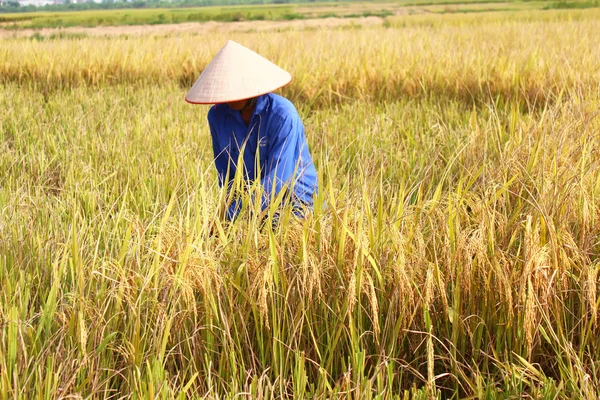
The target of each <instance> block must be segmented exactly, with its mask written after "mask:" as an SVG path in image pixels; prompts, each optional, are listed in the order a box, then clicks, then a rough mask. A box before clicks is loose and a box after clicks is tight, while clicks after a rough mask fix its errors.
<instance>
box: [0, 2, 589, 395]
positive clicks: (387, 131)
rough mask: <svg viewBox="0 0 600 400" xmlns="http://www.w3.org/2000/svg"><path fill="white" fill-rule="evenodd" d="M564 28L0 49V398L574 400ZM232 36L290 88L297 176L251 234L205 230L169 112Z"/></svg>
mask: <svg viewBox="0 0 600 400" xmlns="http://www.w3.org/2000/svg"><path fill="white" fill-rule="evenodd" d="M585 13H586V16H585V18H583V17H581V18H569V17H568V16H569V15H571V14H569V13H568V12H552V16H554V17H552V18H549V17H547V15H546V14H544V13H542V12H540V13H539V14H528V17H527V18H522V17H520V18H517V17H516V16H515V17H514V18H513V16H514V15H516V14H514V15H513V14H503V15H502V17H501V18H496V17H494V18H492V17H486V18H482V19H481V20H477V19H474V18H473V17H472V16H469V15H467V16H464V17H463V16H458V17H456V16H454V17H452V18H445V17H431V18H430V19H427V17H423V16H419V17H418V19H415V20H411V19H406V20H403V19H396V20H391V22H390V23H389V24H387V25H386V27H374V28H366V27H365V28H353V29H333V28H332V29H326V28H323V29H319V30H304V31H281V32H279V31H271V32H232V33H230V34H226V33H214V34H211V35H202V36H201V35H190V34H180V35H178V34H173V35H169V36H148V37H130V36H129V37H91V36H90V37H83V38H77V39H68V38H62V39H56V40H50V39H47V40H42V41H39V40H30V39H22V38H21V39H18V38H14V39H4V40H2V41H1V42H0V83H1V85H2V86H0V110H1V111H0V112H1V114H0V399H4V398H12V397H18V396H21V397H22V398H34V397H38V396H40V397H41V396H47V397H49V398H58V397H61V396H69V395H70V396H75V397H78V396H81V397H85V398H108V397H113V396H114V397H121V396H124V397H127V398H129V397H131V398H156V397H159V398H175V397H177V398H188V397H197V398H199V397H203V396H206V397H208V398H234V397H235V396H236V395H237V396H238V397H239V396H247V397H252V398H281V397H286V398H287V397H289V398H292V397H293V398H331V397H339V398H357V399H358V398H360V399H363V398H423V399H426V398H450V397H452V396H453V395H454V396H456V398H465V397H469V396H471V398H520V397H527V396H529V397H532V398H561V399H570V398H586V399H593V398H597V393H598V392H599V390H600V368H599V366H598V359H600V350H599V349H600V341H599V339H598V337H599V336H600V335H599V334H600V331H599V328H598V307H599V305H600V300H599V298H600V297H599V294H600V293H599V287H598V270H599V269H600V201H599V199H600V163H599V162H598V159H599V157H600V137H599V135H600V116H599V114H598V110H599V109H600V46H598V39H597V36H598V35H597V32H598V31H599V28H600V14H598V13H597V12H596V11H586V12H585ZM498 15H500V14H498ZM573 15H576V16H581V15H582V13H575V14H573ZM557 16H560V17H557ZM406 21H409V22H410V21H413V23H407V22H406ZM415 21H416V22H415ZM417 22H418V23H417ZM229 38H231V39H234V40H236V41H238V42H240V43H242V44H244V45H246V46H248V47H250V48H252V49H254V50H255V51H257V52H258V53H260V54H262V55H264V56H266V57H267V58H270V59H271V60H273V61H274V62H276V63H278V64H279V65H281V66H282V67H284V68H286V69H288V70H290V71H291V72H292V73H293V75H294V80H293V82H292V84H290V85H289V86H288V87H287V88H285V89H284V90H282V93H283V94H284V95H286V96H287V97H288V98H290V99H291V100H292V101H293V102H294V103H295V105H296V106H297V107H298V109H299V110H300V113H301V115H302V116H303V119H304V123H305V127H306V132H307V136H308V138H309V143H310V146H311V153H312V154H313V157H314V159H315V163H316V164H317V170H318V171H319V174H320V192H319V197H318V199H317V201H316V208H315V212H314V214H313V215H312V216H311V217H309V218H308V219H307V220H305V221H296V220H295V219H294V218H293V217H292V216H290V215H289V213H287V214H285V215H284V217H283V221H282V223H281V224H280V225H279V227H278V228H277V229H276V230H274V231H270V230H269V229H264V228H263V229H261V227H260V225H261V224H260V221H259V220H258V218H257V216H256V215H255V214H253V213H251V212H250V211H249V210H244V211H243V213H242V216H241V218H240V220H238V221H236V222H235V223H233V224H226V223H224V222H222V221H220V220H219V219H218V218H216V215H217V214H218V210H219V208H220V207H221V206H222V203H223V200H224V199H223V198H224V193H222V191H221V190H219V188H218V187H217V184H216V177H215V175H216V174H215V173H214V172H213V167H212V149H211V146H210V136H209V134H208V127H207V124H206V122H205V121H206V119H205V115H206V112H207V108H206V107H199V106H191V105H189V104H186V103H185V102H184V101H183V96H184V94H185V92H186V90H187V89H188V88H189V86H190V85H191V84H192V83H193V81H194V79H195V78H196V77H197V76H198V74H199V73H200V71H201V70H202V68H203V66H204V65H206V64H207V63H208V62H209V61H210V59H211V57H212V56H213V55H214V54H215V53H216V51H218V49H219V48H220V47H221V46H222V45H223V43H224V42H225V41H226V40H227V39H229Z"/></svg>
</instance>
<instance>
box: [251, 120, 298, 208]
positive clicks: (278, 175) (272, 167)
mask: <svg viewBox="0 0 600 400" xmlns="http://www.w3.org/2000/svg"><path fill="white" fill-rule="evenodd" d="M272 129H273V131H272V132H270V136H271V139H270V144H269V156H268V160H267V163H266V166H265V171H264V175H263V176H264V178H263V182H262V185H263V190H264V192H263V198H262V202H261V208H262V210H265V209H266V208H267V207H268V206H269V204H270V202H271V200H272V199H274V198H275V197H276V196H277V195H278V194H279V192H281V190H282V189H285V188H288V187H289V186H290V185H292V184H293V178H294V176H295V172H296V168H297V167H298V166H297V164H298V162H299V154H298V150H297V149H298V140H299V138H300V137H301V133H302V132H303V131H304V126H303V125H302V121H301V120H300V117H299V116H298V115H297V114H290V115H285V116H284V117H282V118H281V119H280V121H279V123H278V124H277V125H275V126H274V127H273V128H272Z"/></svg>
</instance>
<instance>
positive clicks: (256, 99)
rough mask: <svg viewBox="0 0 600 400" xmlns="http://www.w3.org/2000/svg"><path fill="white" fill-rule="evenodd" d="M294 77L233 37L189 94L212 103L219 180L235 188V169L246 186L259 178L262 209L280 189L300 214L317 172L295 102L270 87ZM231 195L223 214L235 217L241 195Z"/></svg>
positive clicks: (210, 115) (198, 101) (309, 200)
mask: <svg viewBox="0 0 600 400" xmlns="http://www.w3.org/2000/svg"><path fill="white" fill-rule="evenodd" d="M291 80H292V76H291V75H290V74H289V73H288V72H286V71H284V70H283V69H281V68H279V67H278V66H277V65H275V64H273V63H271V62H270V61H268V60H267V59H265V58H263V57H261V56H260V55H258V54H257V53H255V52H253V51H251V50H249V49H247V48H246V47H244V46H242V45H240V44H238V43H236V42H233V41H231V40H230V41H228V42H227V44H225V46H224V47H223V48H222V49H221V50H220V51H219V53H218V54H217V55H216V56H215V58H214V59H213V60H212V61H211V63H210V64H209V65H208V66H207V67H206V68H205V69H204V71H203V72H202V74H201V75H200V77H199V78H198V80H197V81H196V83H194V86H193V87H192V89H191V90H190V91H189V93H188V94H187V95H186V97H185V100H186V101H187V102H188V103H192V104H214V106H213V107H211V108H210V111H209V112H208V124H209V127H210V132H211V136H212V144H213V151H214V156H215V166H216V168H217V172H218V175H219V184H220V185H221V186H223V185H226V187H227V189H228V191H229V193H231V192H232V191H234V188H233V186H234V177H235V175H236V172H237V173H238V174H240V173H241V174H242V177H243V183H244V184H246V185H244V186H247V184H248V183H250V182H253V181H255V180H257V179H260V182H261V186H262V194H261V196H260V197H261V200H260V201H261V210H263V211H264V210H266V209H267V208H268V206H269V203H270V202H271V201H273V200H274V199H275V198H278V195H279V194H280V193H281V194H282V196H283V198H284V199H285V202H286V203H291V205H292V206H293V207H294V213H295V214H296V215H302V214H303V213H304V212H306V211H307V210H310V209H312V207H313V195H314V194H315V193H316V190H317V172H316V170H315V166H314V164H313V161H312V158H311V155H310V152H309V150H308V143H307V141H306V137H305V135H304V126H303V124H302V121H301V120H300V117H299V115H298V112H297V111H296V108H295V107H294V105H293V104H292V103H291V102H290V101H288V100H287V99H285V98H283V97H281V96H279V95H276V94H273V93H271V92H272V91H274V90H276V89H279V88H281V87H283V86H285V85H287V84H288V83H290V81H291ZM240 164H241V165H240ZM238 170H239V171H238ZM282 192H283V193H282ZM229 197H230V198H231V203H230V204H229V205H228V208H227V212H226V215H225V216H226V218H227V219H228V220H233V219H234V218H235V217H236V216H237V215H238V214H239V212H240V209H241V203H242V201H241V199H242V197H243V196H239V195H236V194H233V193H232V196H229ZM246 198H248V196H246Z"/></svg>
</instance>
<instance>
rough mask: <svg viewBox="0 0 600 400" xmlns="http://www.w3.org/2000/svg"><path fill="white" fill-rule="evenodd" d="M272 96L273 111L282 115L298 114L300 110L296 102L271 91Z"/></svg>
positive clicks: (294, 115) (270, 95)
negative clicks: (295, 104) (297, 108)
mask: <svg viewBox="0 0 600 400" xmlns="http://www.w3.org/2000/svg"><path fill="white" fill-rule="evenodd" d="M269 97H270V98H271V112H272V113H274V114H277V115H280V116H282V117H285V116H293V117H296V116H298V110H296V107H295V106H294V104H293V103H292V102H291V101H289V100H288V99H286V98H285V97H283V96H280V95H278V94H275V93H270V94H269Z"/></svg>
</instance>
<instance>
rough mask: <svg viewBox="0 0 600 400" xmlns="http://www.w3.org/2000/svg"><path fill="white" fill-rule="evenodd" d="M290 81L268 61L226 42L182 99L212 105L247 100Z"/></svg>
mask: <svg viewBox="0 0 600 400" xmlns="http://www.w3.org/2000/svg"><path fill="white" fill-rule="evenodd" d="M291 80H292V76H291V75H290V74H289V72H287V71H284V70H283V69H281V68H279V67H278V66H277V65H275V64H273V63H272V62H271V61H269V60H267V59H266V58H263V57H262V56H260V55H258V54H256V53H255V52H253V51H252V50H250V49H247V48H246V47H244V46H242V45H241V44H238V43H236V42H234V41H232V40H229V41H228V42H227V43H226V44H225V46H223V48H222V49H221V50H220V51H219V53H217V55H216V56H215V58H213V60H212V61H211V62H210V64H208V66H207V67H206V68H205V69H204V71H202V74H201V75H200V77H199V78H198V80H197V81H196V83H194V86H192V88H191V89H190V91H189V92H188V94H187V95H186V96H185V100H186V101H187V102H188V103H192V104H216V103H227V102H231V101H238V100H244V99H250V98H252V97H256V96H260V95H261V94H265V93H269V92H272V91H273V90H275V89H279V88H280V87H282V86H285V85H287V84H288V83H290V81H291Z"/></svg>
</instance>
